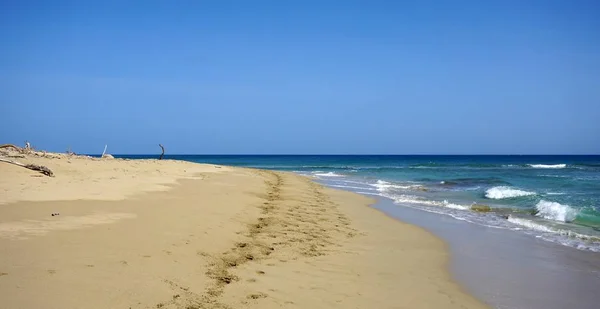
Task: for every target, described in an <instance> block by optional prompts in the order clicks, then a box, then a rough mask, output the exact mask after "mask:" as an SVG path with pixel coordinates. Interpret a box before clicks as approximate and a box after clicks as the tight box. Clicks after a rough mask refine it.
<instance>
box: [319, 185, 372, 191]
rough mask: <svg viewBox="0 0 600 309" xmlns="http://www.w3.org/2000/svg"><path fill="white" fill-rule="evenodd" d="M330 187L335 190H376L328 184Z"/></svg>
mask: <svg viewBox="0 0 600 309" xmlns="http://www.w3.org/2000/svg"><path fill="white" fill-rule="evenodd" d="M328 186H330V187H335V188H344V189H355V190H367V191H369V190H374V189H371V188H365V187H356V186H345V185H337V184H328Z"/></svg>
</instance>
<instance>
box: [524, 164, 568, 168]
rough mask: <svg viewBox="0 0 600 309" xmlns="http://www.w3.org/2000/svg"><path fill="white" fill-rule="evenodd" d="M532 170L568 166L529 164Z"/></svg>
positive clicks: (564, 165)
mask: <svg viewBox="0 0 600 309" xmlns="http://www.w3.org/2000/svg"><path fill="white" fill-rule="evenodd" d="M528 165H529V167H532V168H565V167H567V165H566V164H528Z"/></svg>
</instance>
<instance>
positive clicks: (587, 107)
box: [0, 0, 600, 154]
mask: <svg viewBox="0 0 600 309" xmlns="http://www.w3.org/2000/svg"><path fill="white" fill-rule="evenodd" d="M0 114H1V115H2V118H1V120H0V143H17V144H20V145H22V144H23V143H24V141H25V140H29V141H30V142H32V143H33V145H34V146H37V147H38V148H43V149H47V150H53V151H65V150H66V149H67V147H69V146H70V147H71V148H72V150H73V151H75V152H79V153H100V152H102V150H103V148H104V145H105V144H108V151H109V152H110V153H115V154H123V153H130V154H131V153H157V152H159V150H160V149H159V148H158V145H157V144H158V143H162V144H164V145H165V146H166V148H167V152H168V153H187V154H265V153H266V154H269V153H271V154H280V153H288V154H305V153H312V154H325V153H335V154H339V153H341V154H358V153H360V154H365V153H367V154H423V153H428V154H432V153H433V154H490V153H494V154H528V153H536V154H555V153H567V154H570V153H587V154H590V153H595V154H598V153H600V1H594V0H590V1H577V0H575V1H567V0H539V1H526V0H498V1H479V0H473V1H416V0H415V1H342V0H339V1H150V0H148V1H139V2H134V1H39V2H33V1H7V0H4V1H0Z"/></svg>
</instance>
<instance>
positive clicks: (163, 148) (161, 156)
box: [158, 144, 165, 160]
mask: <svg viewBox="0 0 600 309" xmlns="http://www.w3.org/2000/svg"><path fill="white" fill-rule="evenodd" d="M158 146H160V149H162V153H161V154H160V158H158V159H159V160H162V159H163V157H164V156H165V147H164V146H163V145H162V144H158Z"/></svg>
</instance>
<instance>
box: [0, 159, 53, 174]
mask: <svg viewBox="0 0 600 309" xmlns="http://www.w3.org/2000/svg"><path fill="white" fill-rule="evenodd" d="M0 162H5V163H10V164H14V165H16V166H20V167H24V168H27V169H30V170H33V171H38V172H40V173H42V174H44V175H46V176H50V177H54V173H52V171H51V170H50V169H49V168H47V167H45V166H43V165H36V164H23V163H19V162H17V161H12V160H8V159H4V158H0Z"/></svg>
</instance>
